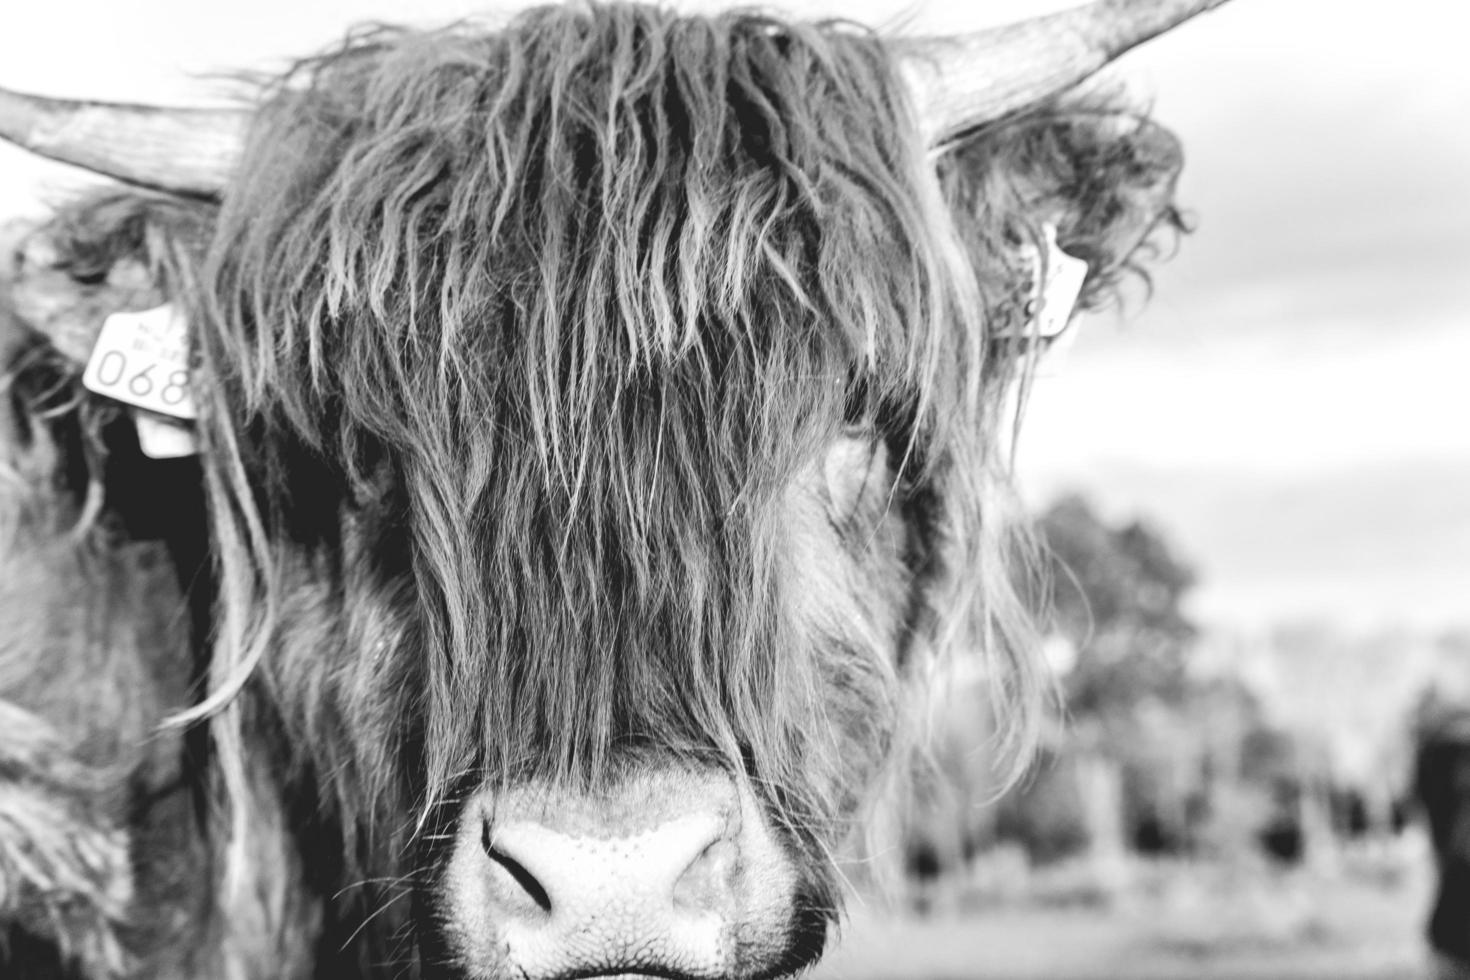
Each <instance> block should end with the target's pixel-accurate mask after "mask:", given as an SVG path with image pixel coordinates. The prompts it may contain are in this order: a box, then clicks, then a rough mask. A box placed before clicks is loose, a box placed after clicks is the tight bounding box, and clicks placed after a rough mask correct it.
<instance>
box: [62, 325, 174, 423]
mask: <svg viewBox="0 0 1470 980" xmlns="http://www.w3.org/2000/svg"><path fill="white" fill-rule="evenodd" d="M82 384H83V385H85V386H86V387H87V389H88V390H90V391H95V392H96V393H97V394H99V395H106V396H107V397H108V398H116V399H117V400H118V401H120V402H127V403H128V404H129V405H136V406H137V407H138V408H146V409H148V410H149V411H151V412H158V413H159V414H162V415H172V416H173V417H174V418H178V419H192V418H194V417H195V414H196V413H195V411H194V397H193V395H192V394H191V393H190V391H189V327H188V324H187V323H186V322H185V321H184V317H183V315H182V313H180V311H179V310H178V308H177V307H175V306H174V305H173V304H171V303H170V304H166V305H164V306H160V307H158V308H157V309H152V310H143V311H142V312H139V313H114V314H112V315H111V316H109V317H108V318H107V320H106V322H104V323H103V324H102V331H101V332H100V333H99V334H98V335H97V345H96V346H95V347H93V348H92V356H91V358H90V359H89V360H88V361H87V369H86V370H85V371H84V372H83V373H82Z"/></svg>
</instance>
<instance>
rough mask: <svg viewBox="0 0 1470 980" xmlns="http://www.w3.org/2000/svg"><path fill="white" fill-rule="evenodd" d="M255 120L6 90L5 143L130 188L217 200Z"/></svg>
mask: <svg viewBox="0 0 1470 980" xmlns="http://www.w3.org/2000/svg"><path fill="white" fill-rule="evenodd" d="M249 118H250V116H249V114H248V113H246V112H242V111H239V110H231V109H159V108H153V107H150V106H141V105H121V104H110V103H102V102H75V101H71V100H68V99H53V98H47V97H45V96H37V95H23V94H21V93H19V92H11V91H8V90H6V89H0V139H6V140H9V141H10V142H12V143H15V144H16V145H17V146H20V147H23V148H24V149H27V150H30V151H31V152H32V153H37V154H40V155H41V156H45V157H50V158H51V159H53V160H60V161H61V162H62V163H70V164H74V165H75V166H78V167H84V168H86V169H87V170H91V171H94V172H96V173H99V174H105V175H107V176H109V177H116V178H117V179H119V180H125V181H127V182H128V183H132V184H140V185H142V186H144V187H152V188H155V189H157V190H163V191H170V192H172V193H175V194H188V195H192V196H196V197H216V196H218V195H219V193H220V191H222V190H223V189H224V187H225V184H226V183H227V182H228V180H229V178H230V174H231V172H232V171H233V170H234V167H235V163H236V161H237V160H239V157H240V150H241V147H242V146H243V145H244V140H245V127H246V125H247V124H248V122H249Z"/></svg>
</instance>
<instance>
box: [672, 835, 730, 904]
mask: <svg viewBox="0 0 1470 980" xmlns="http://www.w3.org/2000/svg"><path fill="white" fill-rule="evenodd" d="M736 851H737V849H736V846H735V844H734V843H733V842H732V841H730V840H728V839H725V838H721V839H719V840H716V841H714V842H712V843H711V844H710V845H709V846H708V847H706V848H705V849H704V850H702V851H700V852H699V854H698V855H696V856H695V858H694V860H693V861H690V862H689V866H688V867H687V868H685V869H684V871H683V873H681V874H680V875H679V878H678V880H677V881H675V882H674V893H673V899H674V906H675V907H676V908H680V909H684V910H686V911H690V912H721V911H726V910H727V909H726V906H728V905H729V903H730V900H731V895H732V882H731V878H732V875H733V874H734V869H735V859H736Z"/></svg>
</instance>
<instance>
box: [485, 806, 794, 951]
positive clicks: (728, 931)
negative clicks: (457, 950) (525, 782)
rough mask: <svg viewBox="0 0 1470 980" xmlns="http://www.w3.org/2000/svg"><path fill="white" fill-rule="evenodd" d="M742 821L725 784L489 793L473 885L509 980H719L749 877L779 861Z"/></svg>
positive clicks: (742, 914)
mask: <svg viewBox="0 0 1470 980" xmlns="http://www.w3.org/2000/svg"><path fill="white" fill-rule="evenodd" d="M747 809H748V807H747V806H744V805H742V796H741V794H740V793H738V792H737V790H736V789H735V786H734V784H733V783H732V782H731V781H730V780H729V779H726V778H723V777H691V778H680V779H674V778H669V779H645V780H641V781H639V782H637V783H635V784H634V785H633V786H632V787H631V788H628V787H624V788H621V789H619V790H617V791H614V792H609V793H604V794H601V795H597V796H587V795H584V794H578V793H574V792H565V791H560V790H555V789H550V788H547V787H544V786H542V787H522V788H520V789H515V790H511V791H509V792H506V793H504V794H497V798H496V799H494V800H493V802H489V805H487V806H486V808H485V809H484V810H483V811H482V813H481V820H482V823H481V826H480V850H481V851H482V858H481V861H480V862H479V863H480V870H479V872H478V873H477V877H479V879H480V882H481V889H480V894H481V896H482V901H484V903H485V907H484V911H485V913H486V921H487V922H488V923H493V926H492V928H493V930H494V933H495V935H496V945H497V946H498V947H499V948H500V951H501V955H503V956H504V957H505V958H506V961H507V962H508V963H513V964H514V970H507V971H506V972H507V973H508V974H511V973H514V974H518V975H521V976H527V977H557V976H567V975H588V976H593V975H601V974H608V975H617V974H640V973H649V974H652V973H662V974H677V975H684V976H718V975H723V974H724V973H725V972H727V969H726V968H727V967H728V966H729V962H728V960H729V957H730V955H731V954H732V946H731V943H732V942H733V941H734V939H733V937H734V936H735V935H736V934H738V933H741V932H742V931H749V928H750V927H749V925H748V924H747V923H745V921H744V920H745V919H746V918H748V917H749V915H750V909H749V908H748V906H749V905H750V899H751V896H750V895H745V894H744V892H748V891H750V890H751V889H752V887H753V886H752V883H751V882H749V881H745V878H746V877H748V876H749V872H750V870H751V869H750V868H749V867H747V866H748V865H751V864H752V861H754V862H755V863H756V864H758V865H761V866H762V867H766V868H769V867H770V866H771V865H772V863H773V862H774V861H776V860H778V859H777V858H776V857H775V855H774V854H773V853H770V851H771V849H770V848H769V847H768V846H764V847H763V846H762V845H761V844H760V843H759V840H761V839H763V838H764V837H765V835H764V834H763V833H759V832H756V831H754V830H753V828H752V827H751V826H750V824H751V823H752V822H754V823H755V824H756V825H760V824H761V821H760V819H759V817H757V816H753V815H748V814H747V813H746V812H745V811H746V810H747ZM778 877H779V874H778ZM742 927H743V928H742Z"/></svg>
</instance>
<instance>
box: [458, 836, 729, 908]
mask: <svg viewBox="0 0 1470 980" xmlns="http://www.w3.org/2000/svg"><path fill="white" fill-rule="evenodd" d="M728 829H729V814H728V813H721V812H718V811H714V810H709V809H706V810H701V811H699V812H695V813H686V814H683V815H681V816H678V817H674V818H673V819H669V820H666V821H663V822H661V823H659V824H657V825H655V826H652V827H648V828H646V829H643V830H642V831H641V832H637V833H632V834H629V835H627V836H618V837H607V838H596V837H583V836H576V835H573V834H568V833H563V832H560V831H558V830H554V829H552V828H551V827H549V826H547V825H546V824H544V823H541V822H538V821H533V820H513V821H506V822H502V823H497V824H495V825H494V826H493V827H492V826H491V825H490V824H489V823H488V822H487V824H486V831H485V842H486V844H485V853H486V855H487V856H488V857H489V858H490V864H491V867H490V874H491V876H492V878H493V879H496V880H495V884H494V886H493V890H492V894H493V895H494V896H495V898H496V900H497V901H496V904H497V905H498V906H499V908H498V910H497V911H499V912H501V914H502V915H503V916H504V918H503V919H502V921H509V920H512V919H515V920H519V921H520V922H521V923H522V924H523V926H524V927H525V928H527V929H529V930H547V931H550V932H558V931H561V930H572V931H576V930H581V929H584V928H591V927H593V926H598V927H600V928H603V929H606V930H608V931H609V932H618V931H621V930H619V929H618V928H617V927H618V925H619V920H623V921H622V924H623V925H628V926H631V925H633V924H635V923H640V922H641V923H645V924H651V923H657V922H662V923H663V924H664V925H666V926H668V927H669V928H670V929H671V930H673V931H681V932H682V931H688V930H691V929H692V930H696V931H697V930H699V929H700V928H702V927H703V928H708V927H710V926H714V927H715V928H718V925H719V923H718V919H717V917H718V916H719V914H720V913H721V912H723V911H725V910H726V909H727V908H728V906H729V904H730V884H731V880H730V873H731V871H732V869H733V864H734V855H733V853H732V852H733V851H734V844H733V843H732V842H731V841H730V840H728V839H727V831H728Z"/></svg>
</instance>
